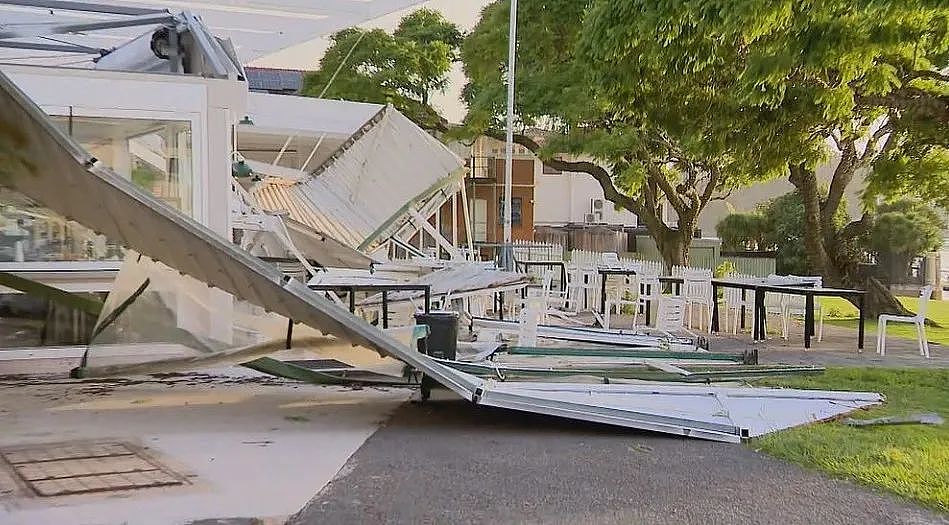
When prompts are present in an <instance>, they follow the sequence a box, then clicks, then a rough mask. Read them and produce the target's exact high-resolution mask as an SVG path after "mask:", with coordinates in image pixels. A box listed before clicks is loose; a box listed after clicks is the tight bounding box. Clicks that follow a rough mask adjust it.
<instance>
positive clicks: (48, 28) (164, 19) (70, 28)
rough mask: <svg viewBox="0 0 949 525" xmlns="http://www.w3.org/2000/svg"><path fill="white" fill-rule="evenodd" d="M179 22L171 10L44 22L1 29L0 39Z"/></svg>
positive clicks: (168, 24) (169, 24)
mask: <svg viewBox="0 0 949 525" xmlns="http://www.w3.org/2000/svg"><path fill="white" fill-rule="evenodd" d="M177 22H178V17H177V16H176V15H173V14H171V13H170V12H167V11H165V12H159V13H155V14H150V15H140V16H132V17H129V18H122V19H118V20H103V21H100V22H83V23H71V24H42V25H38V26H34V27H33V28H31V29H29V30H6V31H0V40H3V39H8V38H32V37H41V36H49V35H62V34H69V33H82V32H86V31H100V30H103V29H118V28H123V27H136V26H150V25H167V26H173V25H175V24H176V23H177Z"/></svg>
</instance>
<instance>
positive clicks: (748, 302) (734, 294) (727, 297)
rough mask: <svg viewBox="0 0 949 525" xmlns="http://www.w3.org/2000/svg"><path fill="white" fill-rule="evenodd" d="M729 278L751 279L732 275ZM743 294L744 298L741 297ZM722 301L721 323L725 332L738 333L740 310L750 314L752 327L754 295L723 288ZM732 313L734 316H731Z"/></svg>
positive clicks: (735, 289)
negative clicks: (723, 306) (723, 305)
mask: <svg viewBox="0 0 949 525" xmlns="http://www.w3.org/2000/svg"><path fill="white" fill-rule="evenodd" d="M729 277H730V278H733V279H737V280H750V279H752V278H751V277H749V276H747V275H743V274H737V273H736V274H732V275H730V276H729ZM742 294H744V298H743V297H742ZM722 299H723V302H724V303H725V308H724V309H723V310H722V314H723V316H722V317H723V321H724V326H725V330H726V331H728V330H729V328H730V329H731V331H732V333H733V334H737V333H738V326H739V324H740V322H741V310H742V308H744V309H745V312H746V313H747V312H751V325H752V326H754V316H755V299H754V294H753V293H749V292H747V291H745V290H741V289H738V288H732V287H725V288H723V290H722ZM733 311H734V315H731V314H732V312H733Z"/></svg>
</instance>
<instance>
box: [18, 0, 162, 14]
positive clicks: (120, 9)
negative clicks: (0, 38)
mask: <svg viewBox="0 0 949 525" xmlns="http://www.w3.org/2000/svg"><path fill="white" fill-rule="evenodd" d="M4 4H5V5H19V6H24V7H36V8H38V9H61V10H63V11H82V12H85V13H105V14H110V15H125V16H142V15H154V14H158V13H167V12H168V11H167V10H165V9H150V8H147V7H128V6H122V5H106V4H99V3H95V2H66V1H63V0H0V5H4Z"/></svg>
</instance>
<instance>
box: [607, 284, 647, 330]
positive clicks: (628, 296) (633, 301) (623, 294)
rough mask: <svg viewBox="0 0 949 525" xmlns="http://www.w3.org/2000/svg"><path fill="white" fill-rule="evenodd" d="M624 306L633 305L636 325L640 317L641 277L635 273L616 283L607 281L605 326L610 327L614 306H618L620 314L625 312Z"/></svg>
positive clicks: (618, 313) (634, 323)
mask: <svg viewBox="0 0 949 525" xmlns="http://www.w3.org/2000/svg"><path fill="white" fill-rule="evenodd" d="M624 306H632V307H633V326H636V321H637V320H638V319H639V279H638V278H637V276H635V275H630V276H626V277H624V278H623V280H622V281H620V282H618V283H615V284H612V282H611V281H608V282H607V288H606V313H605V317H604V318H603V328H606V329H609V328H610V317H611V315H612V312H613V308H616V314H617V315H620V314H622V313H623V307H624Z"/></svg>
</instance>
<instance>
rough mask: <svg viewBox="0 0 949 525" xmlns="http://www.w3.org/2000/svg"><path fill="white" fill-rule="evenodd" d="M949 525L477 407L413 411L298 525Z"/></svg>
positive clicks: (659, 447)
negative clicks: (774, 524)
mask: <svg viewBox="0 0 949 525" xmlns="http://www.w3.org/2000/svg"><path fill="white" fill-rule="evenodd" d="M336 523H339V524H353V523H373V524H377V523H379V524H381V523H406V524H409V523H412V524H414V523H446V524H449V523H450V524H461V523H492V524H494V523H565V524H566V523H569V524H572V525H575V524H580V523H582V524H613V523H616V524H620V523H622V524H633V523H648V524H665V523H674V524H691V523H695V524H703V525H705V524H718V523H721V524H729V525H735V524H758V523H761V524H771V523H776V524H782V525H792V524H822V525H831V524H845V523H846V524H851V523H852V524H860V525H871V524H924V523H925V524H933V523H935V524H949V516H946V515H940V514H937V513H935V512H933V511H929V510H926V509H924V508H921V507H918V506H916V505H913V504H911V503H908V502H906V501H903V500H901V499H899V498H897V497H895V496H890V495H888V494H884V493H882V492H878V491H874V490H871V489H868V488H864V487H861V486H858V485H856V484H854V483H850V482H847V481H842V480H835V479H831V478H829V477H826V476H824V475H821V474H819V473H817V472H813V471H808V470H805V469H802V468H800V467H797V466H795V465H792V464H789V463H786V462H783V461H780V460H777V459H774V458H770V457H768V456H765V455H763V454H759V453H756V452H755V451H754V450H753V449H752V448H751V447H748V446H744V445H732V444H722V443H712V442H708V441H699V440H693V439H685V438H675V437H665V436H661V435H658V434H651V433H645V432H635V431H626V430H621V429H616V428H612V427H606V426H600V425H595V424H586V423H578V422H571V421H564V420H560V419H556V418H548V417H543V416H536V415H528V414H521V413H516V412H508V411H504V410H499V409H491V408H485V407H475V406H472V405H470V404H468V403H466V402H463V401H434V402H429V403H426V404H424V405H417V404H406V405H404V406H403V407H402V408H401V409H399V410H398V411H397V412H396V413H395V415H394V416H393V418H392V420H391V421H390V422H389V423H388V424H387V425H386V426H384V427H383V428H382V429H380V430H379V431H378V432H376V434H375V435H373V437H372V438H370V439H369V440H368V441H367V442H366V443H365V444H364V445H363V446H362V448H361V449H360V450H359V451H358V452H357V453H356V454H355V455H353V456H352V457H351V458H350V460H349V462H348V463H347V465H346V466H345V467H344V468H343V469H342V470H341V471H340V474H339V475H338V477H337V478H336V479H335V480H334V481H333V482H331V483H330V484H329V485H327V486H326V487H325V488H324V489H323V490H322V491H321V492H320V493H319V494H317V495H316V496H315V497H314V498H313V500H312V501H311V502H310V503H309V504H308V505H307V506H306V507H305V508H303V509H302V510H301V511H300V512H299V513H298V514H297V515H296V516H294V517H293V518H292V519H291V520H290V521H289V524H293V525H302V524H308V525H309V524H313V525H317V524H319V525H326V524H336Z"/></svg>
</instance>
